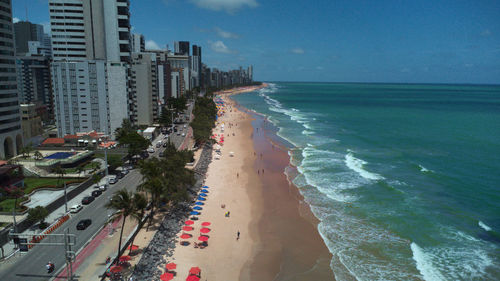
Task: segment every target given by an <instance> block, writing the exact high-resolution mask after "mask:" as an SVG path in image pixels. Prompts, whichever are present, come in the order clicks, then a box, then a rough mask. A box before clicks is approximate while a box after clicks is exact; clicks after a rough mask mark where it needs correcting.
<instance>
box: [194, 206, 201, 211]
mask: <svg viewBox="0 0 500 281" xmlns="http://www.w3.org/2000/svg"><path fill="white" fill-rule="evenodd" d="M193 210H203V208H202V207H198V206H196V207H194V208H193Z"/></svg>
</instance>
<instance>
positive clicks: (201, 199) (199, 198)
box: [198, 196, 207, 201]
mask: <svg viewBox="0 0 500 281" xmlns="http://www.w3.org/2000/svg"><path fill="white" fill-rule="evenodd" d="M198 200H200V201H205V200H207V199H206V198H203V197H200V196H198Z"/></svg>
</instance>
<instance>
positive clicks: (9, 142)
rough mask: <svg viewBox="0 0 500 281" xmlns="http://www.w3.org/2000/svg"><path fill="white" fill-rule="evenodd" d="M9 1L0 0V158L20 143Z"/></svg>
mask: <svg viewBox="0 0 500 281" xmlns="http://www.w3.org/2000/svg"><path fill="white" fill-rule="evenodd" d="M11 4H12V3H11V1H10V0H6V1H0V33H1V34H2V36H0V159H6V158H10V157H12V156H15V155H17V154H18V153H19V150H20V149H21V148H22V146H23V133H22V130H21V117H20V112H19V97H18V93H17V81H16V80H17V79H16V60H15V56H14V55H15V54H14V51H15V49H14V36H13V31H12V5H11Z"/></svg>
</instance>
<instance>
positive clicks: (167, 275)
mask: <svg viewBox="0 0 500 281" xmlns="http://www.w3.org/2000/svg"><path fill="white" fill-rule="evenodd" d="M160 279H161V280H162V281H169V280H172V279H174V274H173V273H172V272H165V273H163V274H162V275H161V276H160Z"/></svg>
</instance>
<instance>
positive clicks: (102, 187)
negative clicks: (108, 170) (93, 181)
mask: <svg viewBox="0 0 500 281" xmlns="http://www.w3.org/2000/svg"><path fill="white" fill-rule="evenodd" d="M106 189H108V186H107V185H106V184H101V185H99V190H100V191H106Z"/></svg>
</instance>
